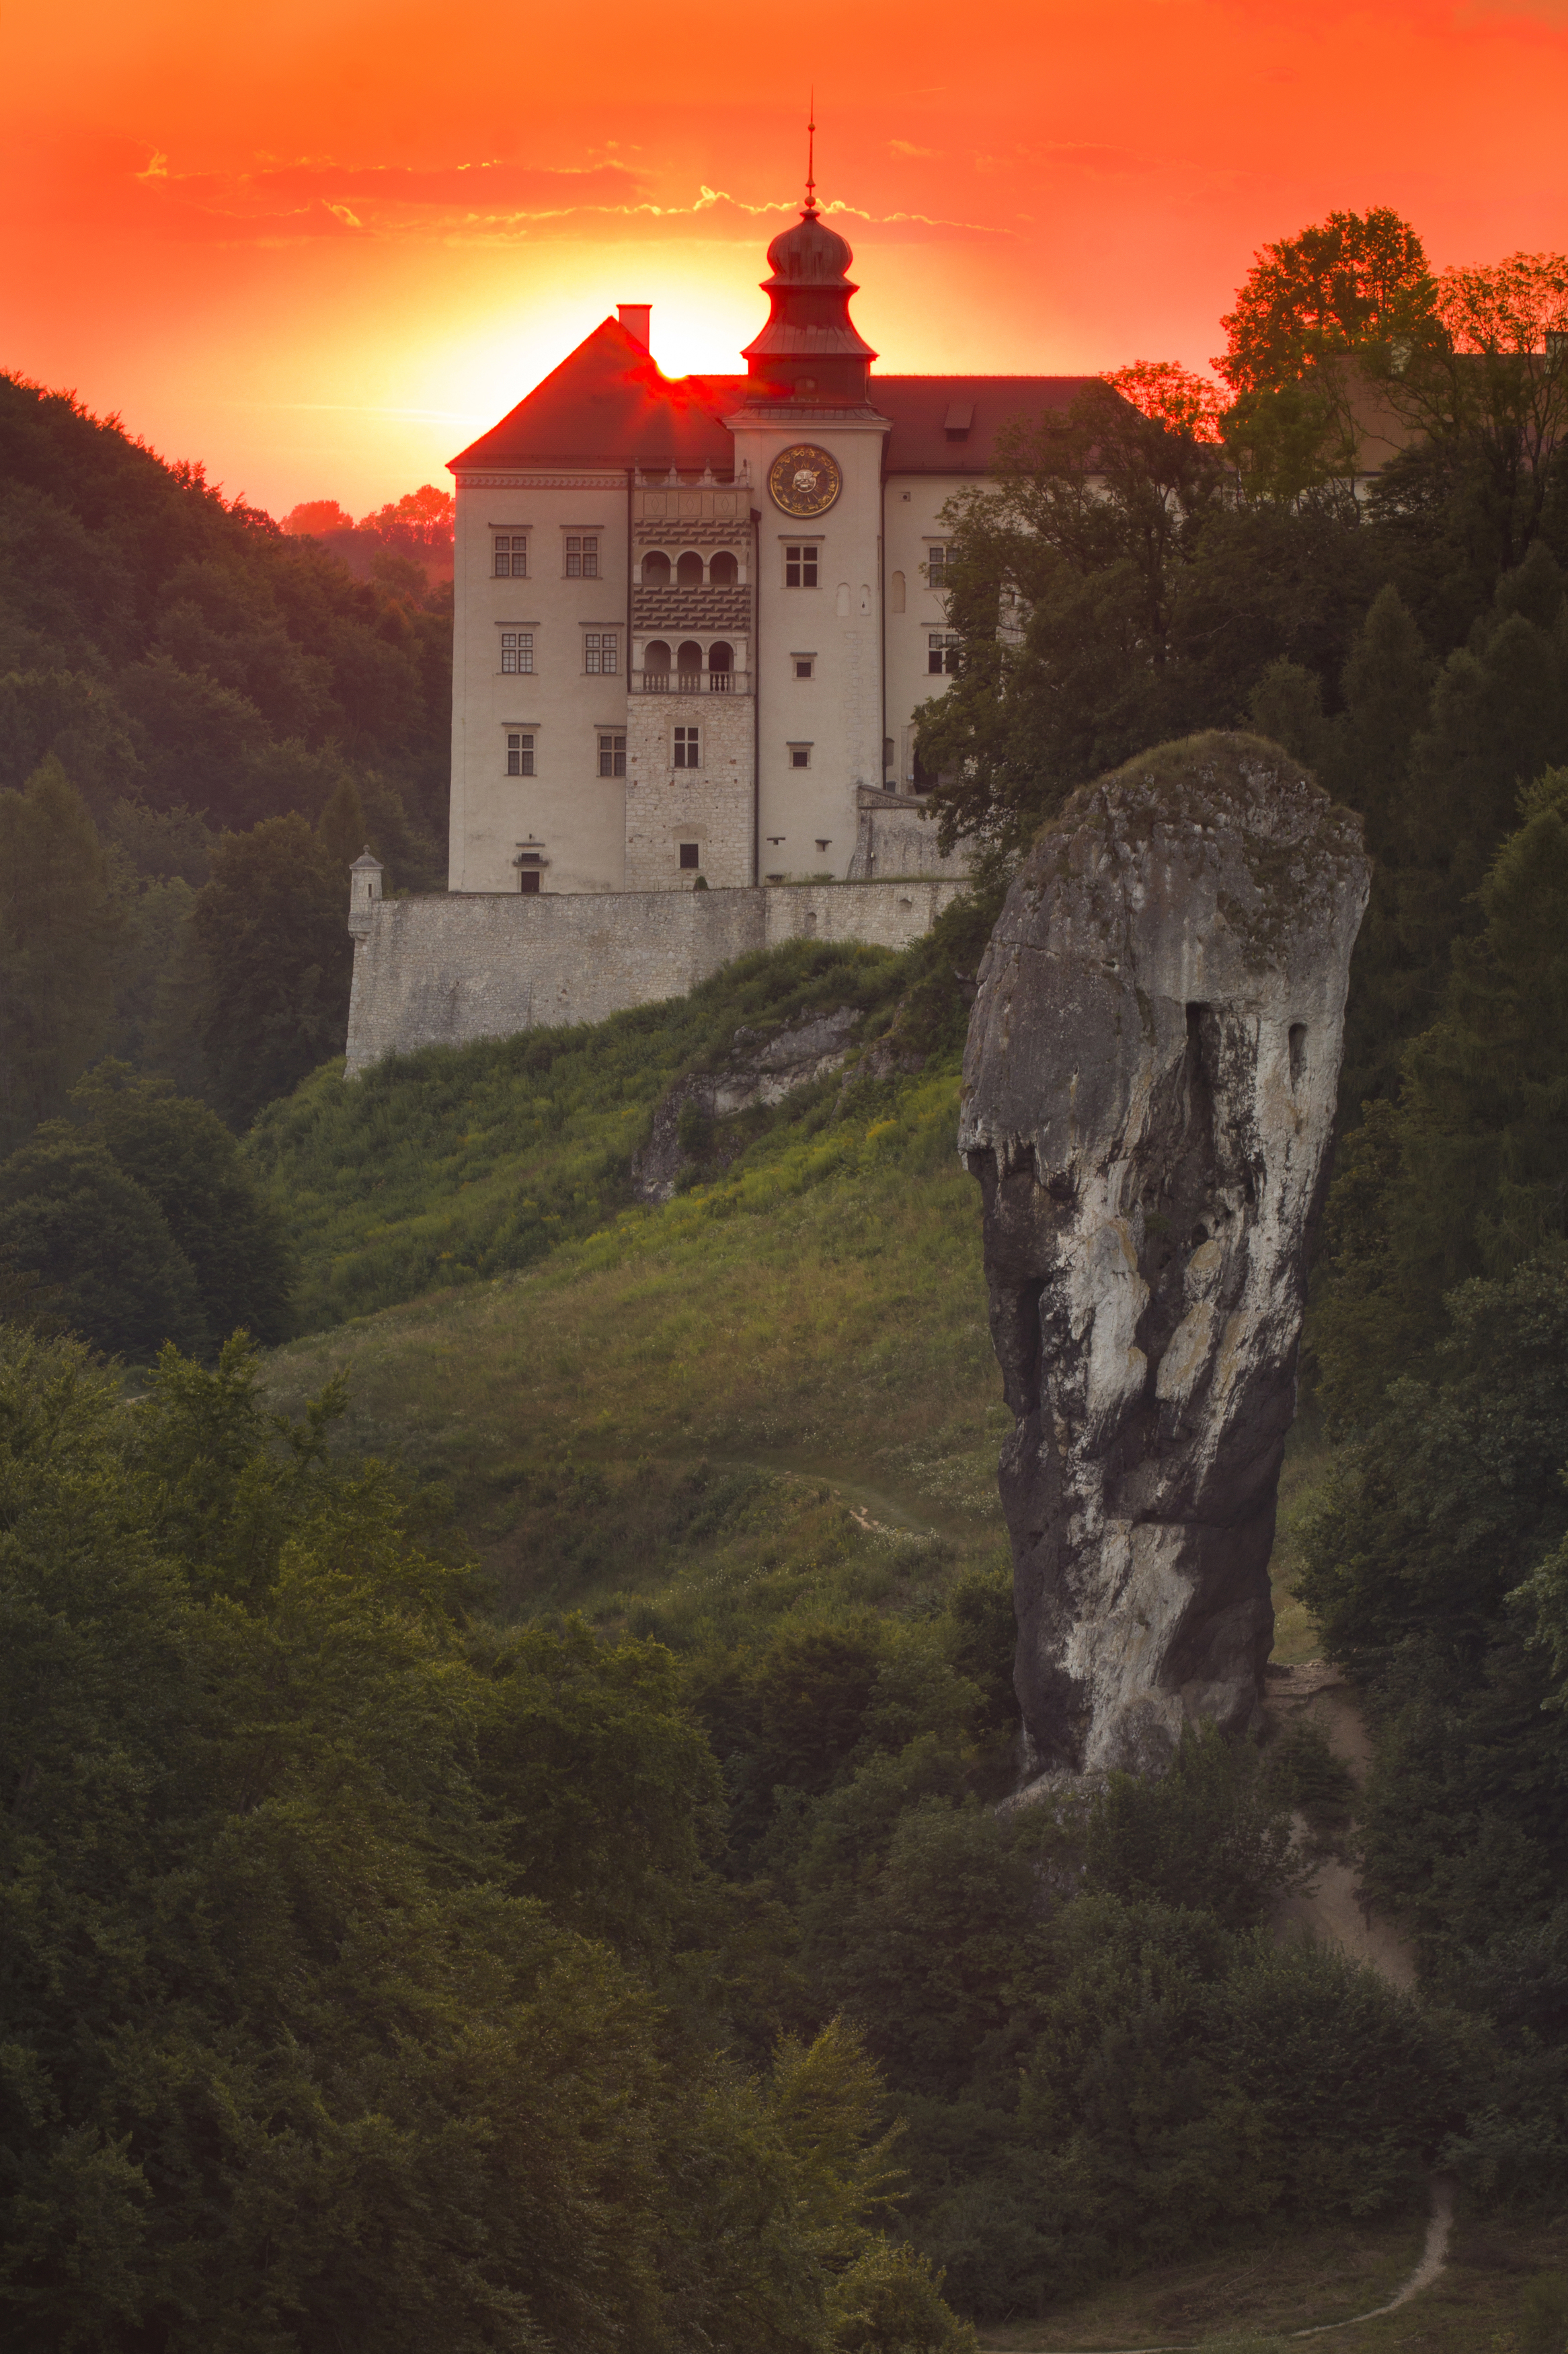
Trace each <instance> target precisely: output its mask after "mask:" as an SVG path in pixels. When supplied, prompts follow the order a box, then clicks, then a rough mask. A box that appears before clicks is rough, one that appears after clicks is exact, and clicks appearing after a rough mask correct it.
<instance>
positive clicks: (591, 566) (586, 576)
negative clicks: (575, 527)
mask: <svg viewBox="0 0 1568 2354" xmlns="http://www.w3.org/2000/svg"><path fill="white" fill-rule="evenodd" d="M598 578H599V541H598V539H597V537H590V536H589V535H588V534H586V533H583V532H575V531H569V532H567V579H568V580H597V579H598Z"/></svg>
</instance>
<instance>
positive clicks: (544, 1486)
mask: <svg viewBox="0 0 1568 2354" xmlns="http://www.w3.org/2000/svg"><path fill="white" fill-rule="evenodd" d="M607 1028H610V1029H613V1025H607ZM610 1044H611V1046H612V1051H613V1054H614V1055H619V1051H620V1044H621V1042H620V1039H619V1038H614V1039H612V1040H611V1042H610ZM587 1052H588V1048H587V1047H586V1046H583V1045H578V1046H577V1047H575V1048H574V1057H575V1055H580V1054H585V1053H587ZM445 1082H446V1075H445V1074H444V1073H442V1074H440V1077H439V1079H438V1084H439V1085H443V1086H444V1085H445ZM830 1084H831V1083H830ZM863 1093H864V1094H866V1095H870V1096H874V1098H875V1100H874V1101H873V1102H870V1103H866V1102H861V1103H858V1104H855V1103H853V1099H852V1101H851V1102H850V1103H849V1104H847V1105H846V1106H845V1108H843V1109H842V1110H837V1109H836V1108H834V1107H833V1106H832V1104H830V1105H829V1106H828V1107H827V1108H828V1110H829V1114H830V1116H829V1117H827V1118H826V1119H823V1120H822V1122H821V1125H820V1126H819V1125H817V1124H816V1117H817V1115H818V1114H820V1113H821V1112H822V1110H823V1109H824V1105H823V1103H822V1102H821V1100H819V1101H818V1102H817V1103H816V1104H815V1105H813V1106H811V1107H809V1108H803V1109H801V1111H800V1115H799V1117H798V1118H795V1119H789V1120H788V1121H785V1122H781V1123H780V1124H779V1126H778V1127H776V1128H775V1129H772V1130H771V1131H770V1132H769V1133H768V1135H767V1136H766V1137H765V1138H764V1139H763V1140H760V1141H759V1143H758V1144H757V1145H754V1146H753V1148H752V1150H751V1152H750V1153H749V1154H748V1155H747V1156H746V1157H745V1159H744V1160H743V1161H740V1162H739V1163H738V1164H737V1165H736V1167H735V1168H733V1169H732V1170H731V1172H728V1173H727V1174H726V1175H725V1176H724V1177H722V1178H720V1179H718V1180H717V1181H716V1182H713V1183H710V1184H706V1185H701V1184H699V1185H697V1186H695V1187H694V1188H693V1190H691V1191H690V1192H688V1193H683V1194H679V1195H677V1197H676V1198H675V1199H674V1200H673V1202H671V1203H669V1204H667V1205H666V1206H664V1207H663V1208H662V1209H653V1210H647V1209H641V1208H634V1207H630V1206H628V1205H625V1204H623V1205H622V1206H620V1208H619V1209H617V1210H615V1211H614V1213H613V1214H612V1215H611V1217H610V1220H609V1223H608V1224H606V1225H602V1226H600V1227H599V1230H598V1231H597V1232H595V1233H593V1234H591V1235H588V1236H586V1237H584V1238H583V1239H581V1240H573V1241H569V1242H567V1243H563V1244H560V1245H558V1246H556V1248H555V1249H554V1250H553V1251H550V1252H549V1253H548V1255H547V1256H546V1257H543V1258H542V1259H540V1260H539V1261H538V1262H537V1263H535V1265H534V1266H532V1267H528V1268H526V1269H522V1270H514V1271H511V1272H508V1273H505V1274H503V1275H501V1276H499V1277H496V1278H492V1279H490V1280H487V1281H481V1280H474V1279H472V1278H470V1279H468V1280H467V1281H465V1282H464V1283H463V1284H462V1285H461V1287H460V1288H443V1289H441V1290H438V1291H435V1292H433V1293H431V1294H429V1296H427V1297H424V1298H421V1299H416V1300H413V1301H410V1302H409V1303H408V1304H407V1305H403V1306H398V1307H396V1308H392V1309H389V1310H384V1311H383V1312H381V1313H380V1314H378V1315H376V1316H373V1317H366V1318H358V1319H355V1320H353V1321H351V1322H349V1323H347V1324H344V1325H340V1326H338V1327H336V1328H334V1330H332V1331H329V1332H326V1333H323V1334H321V1335H319V1336H317V1337H315V1338H313V1339H310V1340H304V1341H296V1342H295V1343H294V1344H293V1345H292V1346H291V1347H290V1348H288V1349H286V1350H284V1351H282V1352H281V1353H280V1354H279V1355H278V1356H277V1357H276V1358H275V1359H274V1361H273V1366H272V1374H271V1379H272V1383H273V1385H274V1387H275V1389H276V1391H277V1393H278V1394H279V1395H280V1397H285V1398H299V1397H301V1396H302V1395H303V1394H305V1393H307V1392H308V1391H310V1390H313V1389H316V1388H319V1387H320V1386H321V1385H322V1384H323V1381H324V1380H325V1379H326V1378H328V1377H329V1376H330V1375H331V1374H333V1373H336V1372H338V1371H339V1370H342V1371H344V1372H345V1373H348V1375H349V1377H350V1392H349V1395H350V1406H349V1416H350V1430H351V1434H352V1435H353V1437H355V1439H356V1440H357V1441H359V1442H361V1443H365V1444H369V1445H373V1446H387V1445H389V1444H390V1445H395V1446H396V1447H397V1448H398V1449H399V1450H401V1451H404V1452H406V1453H407V1454H408V1455H410V1456H411V1457H412V1458H414V1459H415V1460H416V1461H418V1462H419V1463H420V1464H422V1465H423V1466H425V1467H427V1468H429V1469H433V1470H439V1471H440V1473H441V1474H442V1475H443V1476H444V1477H446V1478H447V1479H450V1481H451V1482H452V1484H453V1487H454V1489H455V1490H456V1493H457V1496H458V1500H459V1504H460V1509H461V1513H462V1516H463V1518H464V1520H465V1521H466V1522H467V1523H468V1524H469V1526H470V1528H471V1530H472V1532H473V1533H474V1534H475V1536H476V1537H477V1538H478V1539H479V1541H480V1543H481V1545H482V1550H483V1551H484V1553H485V1554H486V1556H487V1558H488V1559H489V1561H490V1563H491V1564H492V1566H493V1569H494V1571H495V1573H496V1574H497V1575H498V1576H499V1577H500V1578H501V1580H502V1588H503V1596H504V1598H505V1600H506V1601H507V1603H508V1604H509V1605H511V1606H523V1607H538V1606H542V1605H545V1604H548V1605H551V1606H565V1605H576V1604H585V1605H588V1606H591V1607H594V1608H600V1609H603V1608H609V1609H616V1610H619V1609H620V1608H622V1607H626V1608H630V1607H632V1606H633V1601H634V1599H635V1598H641V1610H640V1612H639V1614H638V1617H637V1624H638V1628H639V1630H640V1631H652V1629H653V1626H654V1624H655V1621H656V1622H657V1624H658V1626H659V1628H660V1630H661V1631H664V1632H668V1633H673V1632H674V1631H675V1623H674V1622H675V1621H677V1620H681V1619H694V1618H701V1619H710V1620H712V1621H714V1622H715V1631H716V1629H717V1627H718V1626H719V1625H720V1624H723V1625H724V1627H725V1630H726V1632H728V1631H733V1624H732V1622H733V1620H734V1618H735V1617H736V1613H737V1612H738V1613H739V1614H740V1615H741V1616H742V1617H752V1616H754V1615H757V1614H758V1613H760V1614H761V1615H764V1616H767V1615H770V1614H771V1613H772V1612H774V1611H776V1610H785V1609H789V1608H793V1607H795V1606H798V1605H800V1604H802V1603H808V1604H809V1603H811V1602H813V1601H815V1602H819V1603H827V1602H829V1601H831V1602H832V1605H833V1606H835V1607H836V1606H840V1605H842V1604H843V1603H845V1602H853V1601H861V1602H864V1603H873V1602H877V1601H881V1600H884V1599H888V1598H892V1597H894V1596H906V1597H908V1598H909V1599H911V1600H917V1599H918V1598H919V1596H921V1594H922V1593H923V1591H924V1590H925V1589H926V1588H927V1586H928V1585H930V1583H931V1581H932V1580H933V1578H938V1579H940V1580H942V1581H945V1579H946V1577H947V1576H948V1575H950V1574H951V1571H952V1569H953V1567H954V1566H955V1564H959V1563H968V1562H970V1561H972V1560H975V1559H978V1558H985V1559H992V1558H994V1557H996V1556H997V1555H998V1553H999V1552H1000V1551H1001V1549H1002V1543H1003V1541H1002V1534H1001V1521H1000V1515H999V1513H998V1510H997V1505H996V1498H995V1486H994V1468H995V1459H996V1448H997V1445H998V1441H999V1438H1000V1436H1001V1431H1002V1430H1003V1429H1004V1428H1005V1427H1006V1426H1007V1422H1008V1417H1007V1416H1006V1412H1005V1409H1004V1408H1003V1407H1002V1405H1001V1396H1000V1382H999V1378H998V1375H997V1373H996V1368H995V1363H994V1360H993V1359H992V1356H991V1344H990V1340H989V1336H988V1333H987V1329H986V1319H985V1293H984V1282H983V1278H982V1274H981V1268H980V1221H979V1216H978V1203H977V1199H976V1195H975V1190H974V1186H973V1183H972V1181H971V1180H970V1179H969V1176H968V1175H967V1173H966V1172H964V1171H963V1170H962V1169H961V1168H960V1167H959V1164H958V1161H957V1159H956V1157H955V1155H954V1152H953V1141H952V1140H953V1132H954V1128H955V1125H956V1116H957V1099H958V1078H957V1075H956V1073H955V1072H954V1071H953V1070H951V1069H950V1068H947V1069H941V1068H938V1069H937V1070H935V1071H932V1072H923V1073H921V1074H919V1075H917V1076H912V1077H909V1078H906V1079H904V1080H902V1081H900V1082H896V1083H888V1082H880V1083H876V1084H874V1086H871V1087H865V1088H864V1089H863ZM614 1116H615V1115H614V1114H613V1113H611V1114H608V1115H607V1114H605V1113H604V1112H602V1111H599V1110H596V1109H592V1108H583V1109H581V1110H580V1111H579V1112H578V1115H577V1121H576V1123H575V1124H574V1123H572V1122H570V1121H568V1122H567V1123H566V1126H567V1134H566V1136H565V1139H564V1141H563V1145H562V1148H561V1151H560V1156H559V1161H557V1162H556V1165H555V1167H554V1168H552V1166H551V1161H550V1156H549V1154H548V1153H547V1152H546V1150H544V1149H543V1148H542V1147H541V1148H536V1159H535V1161H534V1162H533V1163H532V1164H530V1166H529V1169H528V1172H527V1176H526V1180H525V1182H527V1183H528V1184H530V1185H531V1186H532V1187H534V1188H535V1198H537V1196H538V1195H539V1194H541V1193H545V1197H546V1198H552V1195H551V1194H549V1193H546V1186H547V1185H548V1184H549V1183H550V1181H551V1180H552V1179H555V1180H556V1192H555V1193H554V1196H553V1197H554V1198H556V1199H565V1200H569V1196H568V1195H567V1182H566V1180H565V1179H564V1178H562V1177H559V1176H557V1173H556V1172H557V1171H558V1170H559V1168H560V1164H561V1163H562V1162H565V1163H567V1166H568V1167H569V1165H570V1162H571V1161H572V1160H573V1158H574V1157H575V1156H576V1155H577V1154H578V1153H579V1152H583V1151H585V1150H588V1149H591V1148H590V1147H588V1146H586V1145H585V1141H584V1139H585V1131H586V1132H588V1134H591V1130H592V1129H593V1127H594V1126H595V1125H596V1124H597V1123H599V1122H601V1121H603V1120H605V1119H607V1118H613V1117H614ZM498 1157H499V1156H498ZM507 1182H508V1181H507V1179H506V1178H505V1176H504V1175H503V1172H501V1171H500V1170H497V1171H496V1172H495V1173H494V1174H493V1176H492V1178H491V1180H490V1182H489V1183H488V1185H485V1184H484V1183H483V1182H476V1184H475V1186H474V1192H475V1193H477V1194H479V1196H480V1200H479V1202H478V1203H477V1204H476V1205H475V1206H474V1208H473V1209H472V1210H471V1211H468V1210H466V1209H465V1205H464V1204H462V1203H461V1201H460V1202H453V1201H451V1200H450V1198H449V1199H446V1200H442V1201H438V1202H435V1203H432V1204H430V1205H429V1208H428V1209H426V1210H424V1211H422V1212H414V1213H411V1214H410V1215H409V1217H408V1220H407V1228H411V1229H414V1230H415V1233H414V1238H413V1239H412V1240H411V1241H410V1242H409V1243H408V1245H407V1247H408V1251H409V1253H410V1256H411V1255H412V1253H413V1252H414V1251H416V1250H424V1249H428V1248H429V1247H430V1244H431V1240H432V1239H433V1238H432V1236H431V1234H430V1229H431V1228H433V1227H435V1228H440V1227H442V1226H444V1230H445V1232H446V1233H447V1234H448V1235H451V1234H452V1233H453V1231H454V1229H456V1228H458V1227H459V1226H460V1225H461V1222H462V1221H463V1220H464V1218H465V1216H466V1217H468V1218H471V1220H472V1225H471V1226H470V1228H469V1231H470V1233H472V1232H473V1231H474V1230H475V1229H476V1228H477V1227H478V1226H479V1225H480V1222H481V1221H482V1219H484V1218H487V1217H489V1216H492V1215H493V1214H495V1206H496V1204H497V1202H498V1201H499V1200H500V1199H501V1198H502V1196H503V1193H504V1189H505V1186H506V1184H507ZM510 1182H511V1183H512V1184H513V1186H515V1184H516V1183H517V1182H519V1181H517V1180H515V1179H513V1180H511V1181H510ZM389 1190H390V1188H389ZM584 1190H586V1189H584ZM306 1214H307V1217H308V1216H309V1215H310V1214H311V1211H310V1209H309V1207H308V1206H307V1213H306ZM572 1214H577V1215H588V1214H589V1213H588V1212H586V1211H580V1210H579V1211H577V1212H575V1213H574V1212H573V1211H572V1210H571V1209H569V1208H564V1209H563V1210H562V1211H561V1212H560V1213H558V1215H559V1216H560V1217H561V1220H562V1222H563V1223H565V1221H566V1219H567V1217H568V1216H569V1215H572ZM323 1223H325V1220H324V1217H323ZM379 1240H380V1238H378V1237H375V1236H372V1237H371V1238H370V1239H369V1241H367V1242H366V1244H365V1245H363V1246H362V1250H363V1252H364V1254H365V1255H366V1257H367V1256H368V1254H369V1253H370V1252H371V1251H373V1250H375V1249H376V1247H377V1246H378V1243H379ZM397 1240H398V1238H397V1236H393V1237H389V1238H387V1246H388V1248H389V1252H390V1248H391V1247H396V1246H397ZM447 1247H451V1245H450V1243H449V1244H448V1245H447ZM344 1262H346V1264H347V1266H348V1267H349V1268H350V1269H353V1268H354V1267H355V1266H356V1265H363V1264H364V1263H365V1262H364V1258H363V1257H356V1256H355V1254H354V1253H353V1251H352V1250H349V1249H345V1250H344V1253H343V1254H342V1257H341V1259H340V1261H339V1264H340V1265H342V1264H344ZM654 1595H658V1596H660V1599H659V1602H658V1604H657V1606H656V1607H655V1606H653V1605H652V1602H651V1599H650V1598H651V1597H652V1596H654Z"/></svg>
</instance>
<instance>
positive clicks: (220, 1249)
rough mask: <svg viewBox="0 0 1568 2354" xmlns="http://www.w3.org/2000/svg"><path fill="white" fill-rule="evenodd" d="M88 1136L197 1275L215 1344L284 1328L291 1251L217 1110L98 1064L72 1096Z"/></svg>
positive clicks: (270, 1335) (272, 1334)
mask: <svg viewBox="0 0 1568 2354" xmlns="http://www.w3.org/2000/svg"><path fill="white" fill-rule="evenodd" d="M71 1102H72V1104H73V1105H74V1106H75V1107H76V1108H77V1109H78V1111H79V1113H80V1114H81V1115H83V1116H84V1117H85V1118H86V1119H87V1122H88V1124H89V1132H90V1134H91V1135H92V1136H93V1137H94V1138H95V1139H96V1140H98V1141H100V1142H101V1143H102V1144H103V1145H104V1146H105V1147H106V1148H107V1150H108V1151H109V1152H110V1154H111V1157H112V1158H113V1160H114V1161H115V1162H116V1164H117V1166H118V1167H119V1168H121V1169H122V1170H123V1172H125V1174H126V1176H128V1177H130V1178H132V1180H133V1181H134V1182H136V1183H137V1184H138V1185H140V1186H141V1187H142V1188H143V1191H144V1192H145V1193H147V1194H148V1195H149V1196H150V1198H151V1199H152V1200H153V1201H154V1203H155V1204H157V1207H158V1209H159V1210H160V1211H161V1212H162V1214H163V1216H164V1223H165V1224H166V1225H167V1226H168V1229H169V1232H170V1233H171V1235H173V1236H174V1238H175V1242H176V1244H177V1245H178V1246H179V1248H180V1250H181V1251H182V1252H183V1253H184V1255H185V1258H186V1259H187V1260H188V1261H189V1263H190V1266H191V1269H192V1272H193V1273H194V1275H195V1277H196V1288H197V1291H198V1293H199V1295H200V1298H201V1304H202V1312H203V1314H204V1316H205V1318H206V1320H207V1330H208V1331H209V1332H210V1333H211V1335H212V1336H213V1338H214V1340H215V1341H225V1340H227V1339H228V1335H229V1334H230V1333H231V1332H234V1331H238V1330H240V1329H243V1330H245V1331H249V1332H252V1333H254V1335H255V1336H256V1338H257V1340H259V1341H266V1342H271V1341H281V1340H282V1339H283V1338H284V1337H285V1335H286V1333H287V1331H288V1329H289V1288H290V1282H291V1275H292V1254H291V1250H290V1247H289V1244H288V1240H287V1235H286V1233H285V1229H284V1225H283V1221H282V1219H281V1216H280V1215H279V1214H278V1212H277V1210H276V1209H275V1208H274V1207H273V1206H272V1204H270V1202H269V1201H267V1200H266V1198H265V1197H264V1196H263V1194H262V1193H261V1192H260V1188H259V1187H258V1185H257V1183H256V1182H255V1180H254V1178H253V1177H252V1176H251V1174H250V1172H249V1169H248V1168H247V1167H246V1164H245V1162H244V1161H242V1160H241V1158H240V1154H239V1148H238V1145H237V1144H236V1143H235V1140H234V1139H233V1137H232V1136H231V1135H230V1134H229V1132H228V1129H226V1128H225V1127H224V1125H223V1122H222V1121H221V1120H220V1119H218V1117H217V1113H216V1112H214V1111H212V1110H210V1109H209V1108H208V1107H207V1105H206V1104H202V1103H193V1102H192V1101H191V1100H190V1099H189V1097H178V1096H176V1095H175V1092H174V1088H173V1086H172V1083H171V1082H170V1081H169V1080H167V1079H164V1078H138V1077H137V1076H135V1075H134V1074H133V1073H132V1071H131V1070H130V1069H129V1067H128V1066H126V1065H125V1064H123V1063H114V1062H104V1063H101V1064H100V1065H99V1066H97V1068H96V1069H95V1070H93V1071H91V1072H90V1073H89V1074H88V1076H87V1077H86V1078H85V1079H82V1080H81V1081H79V1084H78V1085H77V1086H76V1087H74V1088H73V1089H72V1091H71Z"/></svg>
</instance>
